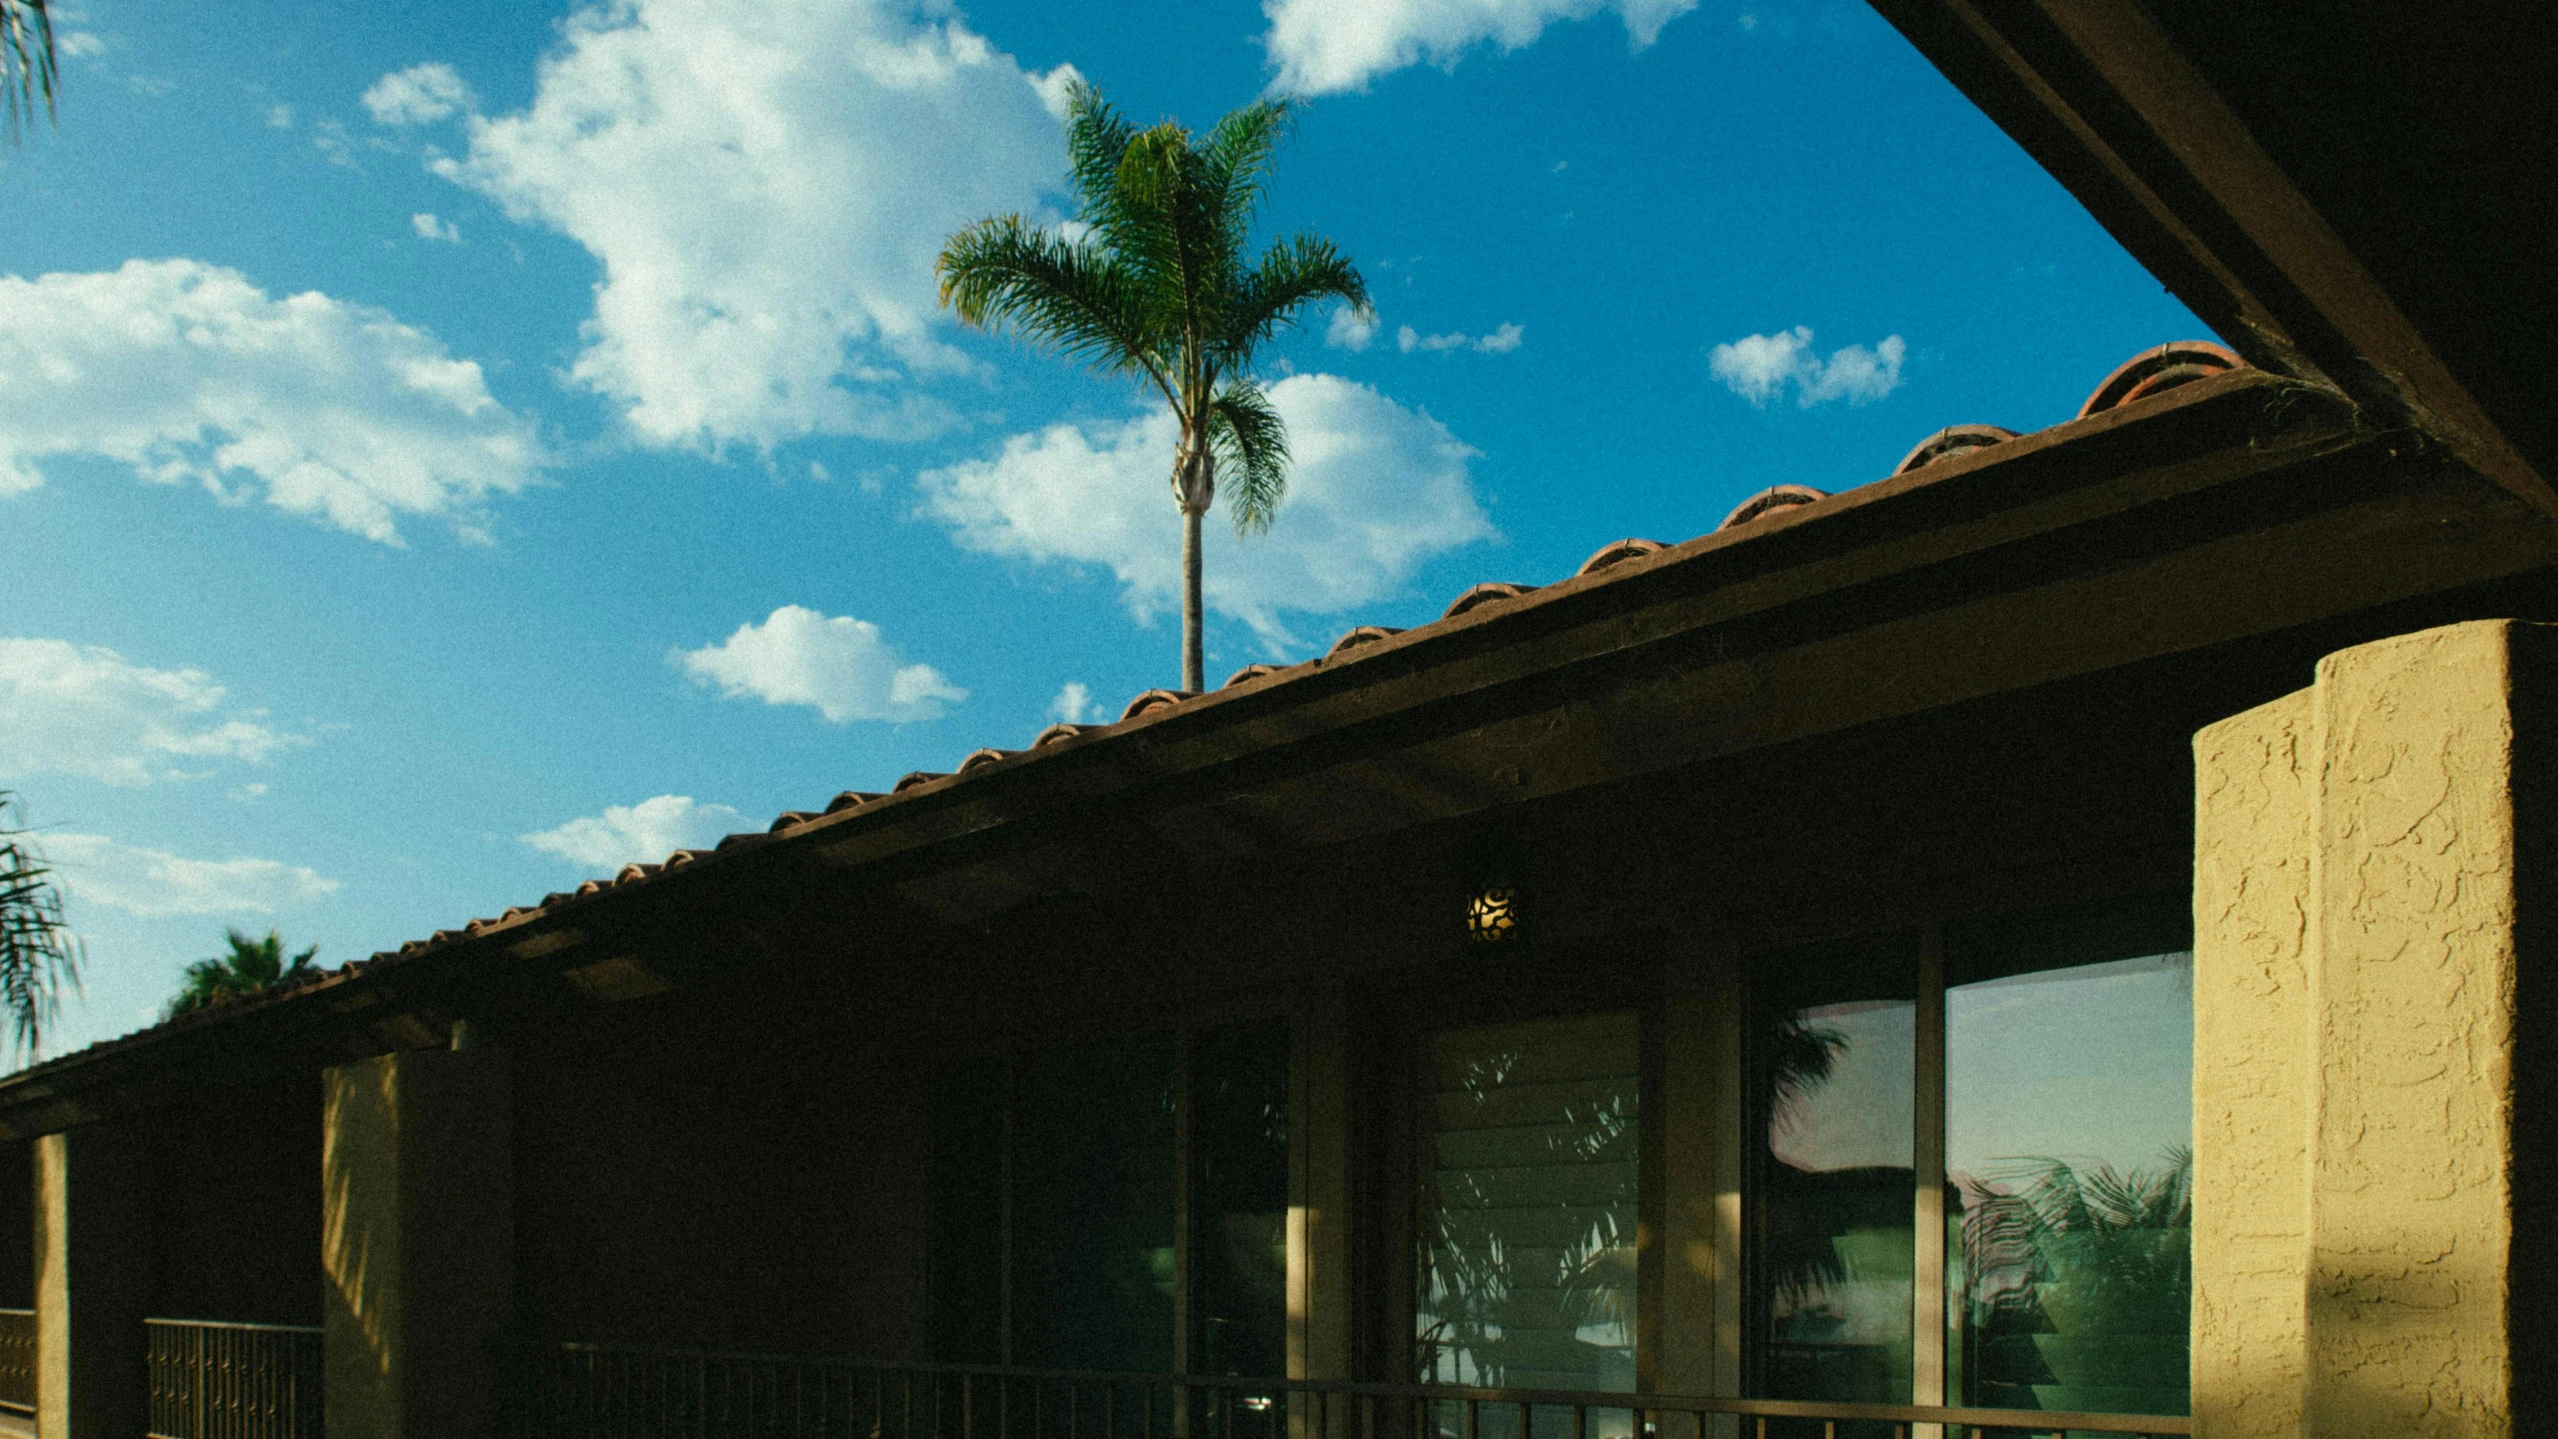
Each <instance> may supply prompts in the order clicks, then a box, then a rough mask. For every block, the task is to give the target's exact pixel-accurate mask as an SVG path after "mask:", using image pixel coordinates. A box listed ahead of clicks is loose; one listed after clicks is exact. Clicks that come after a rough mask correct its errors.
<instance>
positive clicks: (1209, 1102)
mask: <svg viewBox="0 0 2558 1439" xmlns="http://www.w3.org/2000/svg"><path fill="white" fill-rule="evenodd" d="M1192 1052H1193V1054H1194V1056H1195V1057H1194V1059H1193V1060H1192V1064H1191V1079H1190V1096H1191V1119H1190V1146H1191V1156H1192V1161H1191V1162H1192V1165H1193V1169H1192V1171H1191V1191H1190V1193H1191V1211H1190V1212H1191V1221H1190V1223H1191V1239H1190V1286H1191V1288H1190V1293H1191V1311H1192V1313H1193V1314H1194V1315H1195V1316H1196V1319H1197V1324H1198V1329H1197V1331H1196V1332H1195V1333H1194V1334H1193V1336H1192V1339H1191V1344H1192V1349H1191V1355H1190V1367H1191V1370H1192V1372H1194V1373H1201V1374H1244V1375H1250V1376H1252V1377H1254V1378H1285V1377H1286V1375H1287V1371H1288V1025H1287V1022H1286V1021H1284V1020H1269V1021H1264V1022H1260V1023H1255V1024H1239V1025H1233V1026H1230V1027H1228V1028H1225V1029H1215V1030H1209V1031H1207V1032H1205V1033H1203V1034H1201V1035H1200V1036H1199V1038H1198V1041H1197V1043H1196V1045H1195V1046H1194V1048H1193V1051H1192Z"/></svg>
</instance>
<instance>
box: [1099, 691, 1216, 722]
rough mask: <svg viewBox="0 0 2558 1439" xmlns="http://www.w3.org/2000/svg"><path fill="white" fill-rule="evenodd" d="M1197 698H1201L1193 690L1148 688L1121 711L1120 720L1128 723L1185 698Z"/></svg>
mask: <svg viewBox="0 0 2558 1439" xmlns="http://www.w3.org/2000/svg"><path fill="white" fill-rule="evenodd" d="M1197 698H1199V696H1198V694H1197V693H1196V692H1195V691H1192V690H1148V691H1146V692H1145V693H1144V694H1141V695H1139V696H1137V697H1136V698H1135V699H1132V700H1130V701H1129V702H1128V708H1126V709H1124V710H1121V711H1120V712H1119V722H1120V723H1121V724H1126V723H1127V722H1128V721H1130V720H1132V719H1135V718H1136V717H1137V716H1139V715H1141V714H1150V713H1152V712H1154V711H1156V710H1159V709H1162V708H1163V707H1164V706H1166V705H1177V704H1179V703H1181V702H1182V701H1183V700H1191V699H1197Z"/></svg>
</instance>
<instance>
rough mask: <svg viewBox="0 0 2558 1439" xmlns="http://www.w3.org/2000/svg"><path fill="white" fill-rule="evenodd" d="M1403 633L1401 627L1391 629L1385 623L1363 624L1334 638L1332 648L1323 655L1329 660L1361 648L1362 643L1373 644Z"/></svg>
mask: <svg viewBox="0 0 2558 1439" xmlns="http://www.w3.org/2000/svg"><path fill="white" fill-rule="evenodd" d="M1402 633H1403V631H1401V630H1399V629H1391V628H1388V627H1387V626H1385V625H1361V626H1359V627H1358V628H1357V629H1355V630H1352V631H1351V632H1350V633H1348V634H1346V635H1343V636H1342V637H1341V638H1339V639H1337V640H1334V641H1333V642H1332V648H1331V649H1328V650H1325V651H1324V652H1323V657H1324V658H1325V659H1328V660H1331V659H1339V658H1340V657H1342V656H1343V655H1346V654H1348V653H1350V652H1351V651H1352V650H1355V649H1357V648H1359V647H1360V646H1361V645H1372V644H1375V643H1376V642H1377V641H1379V640H1386V639H1392V638H1394V637H1395V636H1396V635H1399V634H1402Z"/></svg>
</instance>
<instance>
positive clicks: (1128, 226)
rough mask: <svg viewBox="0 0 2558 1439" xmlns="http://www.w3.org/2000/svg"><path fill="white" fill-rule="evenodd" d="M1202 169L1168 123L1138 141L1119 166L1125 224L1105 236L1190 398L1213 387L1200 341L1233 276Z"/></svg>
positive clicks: (1212, 327) (1185, 136)
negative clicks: (1173, 350)
mask: <svg viewBox="0 0 2558 1439" xmlns="http://www.w3.org/2000/svg"><path fill="white" fill-rule="evenodd" d="M1200 171H1201V162H1200V158H1199V154H1198V152H1197V151H1196V150H1195V149H1194V148H1192V146H1191V143H1190V132H1189V131H1187V130H1184V129H1182V128H1181V127H1180V126H1179V125H1175V124H1172V123H1170V122H1166V123H1164V124H1161V125H1157V126H1155V127H1154V128H1153V129H1151V130H1147V131H1144V132H1142V133H1140V134H1138V135H1136V136H1135V137H1133V138H1132V139H1131V140H1130V141H1129V143H1128V149H1127V153H1126V154H1125V155H1123V156H1122V157H1121V159H1120V163H1119V175H1118V186H1119V190H1120V192H1121V197H1122V200H1121V206H1120V220H1119V223H1118V225H1117V226H1116V228H1113V229H1111V230H1109V231H1108V232H1107V236H1106V238H1107V241H1108V243H1109V246H1110V249H1111V251H1112V253H1113V254H1115V255H1116V256H1118V257H1119V258H1120V259H1121V260H1122V261H1123V262H1124V263H1126V264H1127V266H1128V268H1129V270H1130V273H1131V275H1132V277H1133V278H1134V279H1135V280H1136V282H1137V284H1138V287H1139V289H1140V291H1141V292H1142V293H1143V294H1144V295H1145V296H1146V297H1147V300H1148V306H1147V319H1148V322H1149V324H1150V325H1151V326H1152V328H1153V332H1154V333H1156V334H1159V335H1162V336H1164V337H1166V340H1167V342H1168V344H1169V345H1174V346H1177V347H1178V348H1179V350H1180V354H1181V363H1180V364H1179V365H1177V366H1176V367H1175V368H1176V371H1177V377H1176V380H1175V384H1176V387H1177V388H1178V389H1180V390H1181V391H1182V392H1183V393H1184V394H1190V395H1197V394H1202V393H1206V392H1207V391H1208V390H1209V389H1210V388H1211V387H1212V386H1213V383H1214V376H1213V375H1211V374H1210V373H1209V372H1208V371H1207V369H1206V368H1205V367H1204V365H1203V362H1204V361H1205V360H1206V359H1207V358H1208V354H1207V349H1206V347H1205V346H1203V345H1202V344H1200V343H1199V342H1200V341H1201V340H1202V339H1203V338H1205V337H1207V336H1209V335H1212V334H1214V333H1216V317H1217V314H1218V313H1219V312H1220V311H1221V310H1222V308H1223V306H1222V303H1221V301H1220V298H1219V294H1218V292H1219V291H1220V289H1221V288H1222V287H1223V286H1224V284H1225V279H1226V275H1227V273H1229V272H1230V270H1231V257H1229V256H1226V255H1225V254H1224V253H1223V252H1222V251H1221V249H1220V248H1219V244H1218V241H1219V238H1220V230H1219V222H1218V220H1217V217H1216V215H1215V213H1214V207H1213V205H1212V204H1210V203H1209V202H1208V200H1207V199H1206V198H1205V196H1204V195H1203V193H1202V186H1201V183H1200Z"/></svg>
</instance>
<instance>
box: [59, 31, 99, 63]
mask: <svg viewBox="0 0 2558 1439" xmlns="http://www.w3.org/2000/svg"><path fill="white" fill-rule="evenodd" d="M53 48H54V50H55V51H56V52H57V53H59V54H60V55H61V56H62V57H63V58H64V59H66V60H86V59H88V58H90V57H91V56H95V55H103V54H105V53H107V42H106V40H105V39H104V38H103V37H101V36H99V35H98V34H96V33H95V32H94V31H89V30H64V31H60V32H58V33H56V34H55V35H54V37H53Z"/></svg>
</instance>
